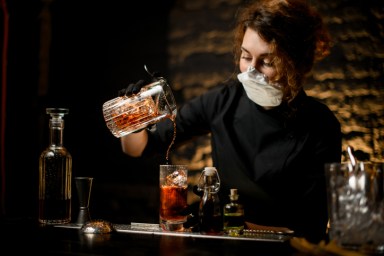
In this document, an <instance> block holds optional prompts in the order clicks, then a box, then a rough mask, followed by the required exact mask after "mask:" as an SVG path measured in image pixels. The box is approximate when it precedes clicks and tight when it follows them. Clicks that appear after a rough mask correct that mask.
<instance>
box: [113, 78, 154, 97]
mask: <svg viewBox="0 0 384 256" xmlns="http://www.w3.org/2000/svg"><path fill="white" fill-rule="evenodd" d="M147 84H148V82H146V81H145V80H139V81H137V82H136V83H134V84H133V83H132V84H129V85H128V86H127V87H126V88H124V89H121V90H119V92H118V95H119V96H124V95H126V96H130V95H132V94H137V93H138V92H140V90H141V88H142V87H143V86H144V85H147Z"/></svg>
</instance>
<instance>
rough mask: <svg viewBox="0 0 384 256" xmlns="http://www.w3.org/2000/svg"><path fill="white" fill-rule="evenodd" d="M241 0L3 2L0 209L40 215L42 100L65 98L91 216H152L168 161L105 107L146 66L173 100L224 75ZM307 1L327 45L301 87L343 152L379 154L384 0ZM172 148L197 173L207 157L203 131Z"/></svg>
mask: <svg viewBox="0 0 384 256" xmlns="http://www.w3.org/2000/svg"><path fill="white" fill-rule="evenodd" d="M242 2H243V0H194V1H190V0H162V1H152V2H151V1H149V2H148V1H146V2H144V1H140V2H139V1H137V2H132V1H127V0H126V1H119V0H108V1H101V0H94V1H91V0H0V3H1V6H0V7H1V12H0V17H1V28H0V29H1V31H2V33H1V39H2V40H1V42H2V44H1V45H2V47H3V46H5V45H4V40H5V41H8V49H6V54H4V52H2V53H1V56H2V63H1V67H2V70H3V72H2V78H3V80H2V95H1V96H2V99H1V103H2V111H3V112H1V128H2V132H3V133H2V137H1V149H0V150H1V167H2V168H1V170H2V174H1V182H2V183H1V184H0V185H1V195H2V197H1V206H0V207H1V216H2V217H6V218H33V219H36V217H37V185H38V180H37V177H38V176H37V175H38V158H39V155H40V153H41V152H42V151H43V150H44V149H45V147H47V146H48V138H49V133H48V120H49V116H48V115H47V114H46V113H45V109H46V108H47V107H66V108H69V115H68V116H66V117H65V125H66V126H65V130H64V145H65V146H66V147H67V149H68V150H69V152H70V153H71V154H72V157H73V176H92V177H94V184H93V188H92V195H91V204H90V205H91V215H92V216H91V217H93V218H104V219H107V220H111V221H113V222H116V223H118V222H120V223H129V222H131V221H136V222H154V223H155V222H158V210H157V207H158V164H159V163H160V162H162V161H164V158H163V157H161V156H160V157H159V158H157V159H153V160H152V161H142V160H139V159H131V158H129V157H127V156H125V155H123V153H122V152H121V147H120V141H119V139H117V138H115V137H114V136H113V135H112V134H111V133H110V132H109V130H108V129H107V127H106V125H105V122H104V120H103V116H102V104H103V103H104V102H105V101H107V100H109V99H112V98H114V97H116V96H117V91H118V90H119V89H121V88H124V87H126V86H127V85H128V84H129V83H130V82H133V81H137V80H139V79H142V78H144V77H146V74H145V71H144V68H143V66H144V64H147V65H148V67H149V68H150V69H151V70H156V71H159V72H161V73H162V74H163V75H164V76H165V77H166V78H169V79H168V81H169V82H170V85H171V87H172V89H173V91H174V93H175V96H176V102H177V103H178V105H180V104H182V102H183V100H184V99H191V98H193V97H195V96H197V95H199V94H201V93H203V92H205V91H206V90H207V89H209V88H211V87H213V86H215V85H216V84H217V83H219V82H221V81H223V80H225V79H227V78H228V77H229V76H230V75H232V72H233V66H232V65H233V62H232V54H231V51H232V35H233V34H232V28H233V25H234V22H233V21H234V16H235V14H236V11H237V8H238V7H239V5H240V4H241V3H242ZM308 2H310V3H311V4H312V5H313V6H314V7H315V8H317V9H318V11H319V12H320V13H321V14H322V16H323V20H324V22H325V24H326V26H327V27H328V29H329V31H330V34H331V37H332V39H333V48H332V49H331V54H330V56H328V57H327V58H326V59H324V60H323V61H321V62H319V63H317V64H316V65H315V67H314V69H313V71H312V72H311V74H310V76H309V79H308V80H307V82H306V85H305V89H306V91H307V93H308V94H309V95H310V96H313V97H315V98H317V99H318V100H319V101H321V102H323V103H325V104H326V105H328V106H329V107H330V109H331V110H332V111H333V112H334V113H335V115H336V117H337V118H338V119H339V121H340V123H341V128H342V133H343V153H345V150H346V148H347V146H348V145H350V146H353V147H354V148H355V149H356V152H355V153H356V156H357V157H358V159H359V160H368V159H370V160H379V161H383V160H384V129H383V128H384V104H383V98H384V66H383V63H384V57H383V56H384V26H383V24H384V1H381V0H379V1H378V0H367V1H361V0H333V1H321V0H308ZM4 3H6V4H7V8H8V13H9V25H8V26H3V25H6V24H4V10H5V8H4ZM6 28H8V29H9V35H8V37H5V38H4V36H5V35H6V33H5V32H6V31H7V30H6ZM2 49H3V48H2ZM170 157H171V159H172V161H173V162H175V163H176V162H177V163H184V164H188V165H189V168H190V170H191V171H190V172H189V173H190V174H192V175H189V179H190V181H191V182H192V183H193V182H195V181H196V174H197V175H198V174H199V172H200V170H202V169H203V168H204V167H205V166H211V165H212V161H211V157H210V143H209V136H207V137H204V138H199V139H198V140H196V141H194V142H192V143H190V144H187V145H184V146H183V147H182V148H180V149H177V150H174V151H173V152H172V154H171V155H170ZM192 170H193V171H192ZM193 174H195V175H193ZM72 192H73V193H72V194H73V197H72V199H73V200H74V202H73V215H74V218H76V214H77V212H78V209H77V203H76V199H77V198H76V196H77V195H76V190H75V189H73V191H72ZM189 198H191V197H190V194H189ZM192 199H193V198H192Z"/></svg>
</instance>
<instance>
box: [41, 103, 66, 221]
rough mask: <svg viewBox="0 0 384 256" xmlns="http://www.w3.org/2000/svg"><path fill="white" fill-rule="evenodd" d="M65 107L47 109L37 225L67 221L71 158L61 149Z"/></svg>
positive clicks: (64, 149)
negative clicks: (47, 129)
mask: <svg viewBox="0 0 384 256" xmlns="http://www.w3.org/2000/svg"><path fill="white" fill-rule="evenodd" d="M68 112H69V110H68V109H65V108H47V109H46V113H47V114H49V115H50V116H51V119H50V120H49V133H50V140H49V146H48V147H47V148H46V149H45V150H44V151H43V152H42V153H41V155H40V159H39V216H38V220H39V223H41V224H48V225H49V224H64V223H69V222H71V182H72V157H71V154H70V153H69V152H68V151H67V149H66V148H65V147H64V146H63V129H64V120H63V117H64V115H66V114H68Z"/></svg>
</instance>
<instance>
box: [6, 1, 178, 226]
mask: <svg viewBox="0 0 384 256" xmlns="http://www.w3.org/2000/svg"><path fill="white" fill-rule="evenodd" d="M6 4H7V8H8V13H9V37H8V44H9V46H8V57H7V66H6V68H7V86H6V118H5V128H6V130H5V151H4V153H5V163H4V164H5V169H6V176H5V182H6V183H5V198H3V199H4V201H3V203H4V204H3V208H4V209H3V214H2V215H4V216H6V217H10V218H19V217H21V218H24V217H27V218H36V217H37V184H38V179H37V177H38V159H39V155H40V153H41V152H42V151H43V150H44V149H45V147H47V146H48V139H49V131H48V120H49V115H47V114H46V113H45V109H46V108H47V107H61V108H68V109H69V115H67V116H65V117H64V120H65V129H64V146H65V147H66V148H67V149H68V151H69V152H70V153H71V155H72V157H73V170H72V175H73V177H75V176H91V177H94V183H93V191H92V197H91V208H92V209H91V214H92V213H94V214H92V217H94V218H107V219H108V220H111V221H114V222H124V223H127V222H130V221H131V218H133V217H134V218H136V219H135V220H137V221H140V219H137V216H139V217H140V218H142V219H143V221H144V220H147V221H148V218H149V221H150V220H151V219H152V218H153V220H154V221H157V219H156V218H157V216H155V215H154V213H153V212H150V211H147V210H146V209H147V208H148V207H149V208H151V207H153V204H155V203H156V200H157V196H156V193H157V192H156V190H153V188H152V186H151V185H152V184H157V182H158V178H157V177H158V176H157V173H156V172H153V173H150V172H143V170H144V169H146V170H148V169H149V170H157V169H158V167H157V166H158V163H157V159H154V160H153V161H152V162H148V161H144V162H143V161H140V160H134V159H131V158H128V157H127V156H125V155H123V153H122V151H121V147H120V140H119V139H117V138H115V137H114V136H113V135H112V134H111V133H110V132H109V130H108V129H107V127H106V125H105V122H104V119H103V115H102V104H103V103H104V102H105V101H107V100H110V99H112V98H114V97H116V96H117V91H118V90H119V89H122V88H124V87H126V86H127V85H128V84H129V83H130V82H135V81H137V80H138V79H142V78H145V77H147V75H146V73H145V71H144V68H143V66H144V64H146V65H147V66H148V67H149V69H152V70H157V71H159V72H161V73H162V74H163V75H164V76H166V75H167V73H168V70H167V64H166V63H167V53H166V36H167V33H166V31H167V24H168V13H169V9H170V7H171V6H172V1H171V0H169V1H168V0H167V1H154V2H153V3H149V2H147V1H136V2H132V1H99V0H96V1H95V0H93V1H87V0H56V1H36V0H25V1H12V0H9V1H6ZM46 10H48V12H47V11H46ZM47 14H48V16H47ZM49 15H50V16H49ZM2 18H4V16H2ZM2 24H3V23H2ZM47 26H48V28H47ZM49 26H50V27H49ZM2 27H3V26H2ZM4 31H5V30H3V32H4ZM2 35H3V38H4V33H2ZM44 52H46V53H47V54H46V58H44V56H42V55H43V54H44ZM4 57H5V56H4ZM42 65H43V66H44V65H45V67H46V68H49V70H46V71H45V72H43V71H44V69H43V68H42ZM42 70H43V71H42ZM159 161H161V160H159ZM155 168H156V169H155ZM140 171H141V173H140ZM130 184H132V185H133V186H130ZM3 190H4V187H3ZM72 194H73V199H74V204H73V214H74V215H75V216H76V214H77V205H76V190H75V189H73V193H72ZM115 194H117V196H116V199H113V198H111V197H114V195H115ZM124 194H127V195H126V197H125V196H124ZM128 194H131V195H128ZM132 195H134V198H136V199H137V201H135V202H130V201H129V199H130V198H132ZM118 198H123V199H121V200H125V201H124V202H120V201H116V200H120V199H118ZM153 200H155V201H153ZM148 204H149V205H148ZM121 205H124V206H123V207H122V206H121ZM115 208H117V209H115ZM114 210H119V214H120V216H116V215H114ZM152 210H153V208H152ZM156 215H157V213H156Z"/></svg>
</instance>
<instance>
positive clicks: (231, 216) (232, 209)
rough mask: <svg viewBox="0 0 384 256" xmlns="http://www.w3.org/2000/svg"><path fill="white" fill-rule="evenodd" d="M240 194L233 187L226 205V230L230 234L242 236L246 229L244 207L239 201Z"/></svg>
mask: <svg viewBox="0 0 384 256" xmlns="http://www.w3.org/2000/svg"><path fill="white" fill-rule="evenodd" d="M238 200H239V194H238V191H237V189H236V188H232V189H231V190H230V194H229V201H230V202H229V203H227V204H226V205H224V210H223V212H224V218H223V219H224V232H225V233H226V234H228V235H230V236H240V235H241V234H242V233H243V230H244V207H243V205H242V204H241V203H239V201H238Z"/></svg>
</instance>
